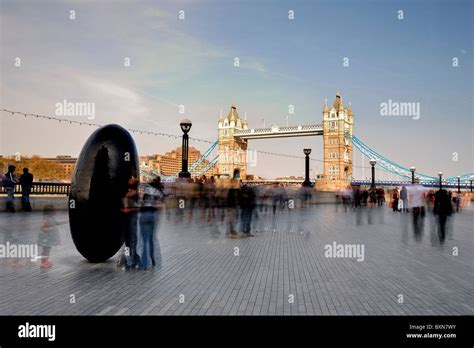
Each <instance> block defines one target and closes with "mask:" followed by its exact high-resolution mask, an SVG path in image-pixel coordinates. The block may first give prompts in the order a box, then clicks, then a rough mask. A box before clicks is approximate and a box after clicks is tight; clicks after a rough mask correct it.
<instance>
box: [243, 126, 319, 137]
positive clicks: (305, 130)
mask: <svg viewBox="0 0 474 348" xmlns="http://www.w3.org/2000/svg"><path fill="white" fill-rule="evenodd" d="M323 131H324V128H323V125H322V124H315V125H305V126H288V127H280V126H272V127H270V128H257V129H244V130H237V131H235V132H234V137H236V138H240V139H266V138H288V137H304V136H314V135H323Z"/></svg>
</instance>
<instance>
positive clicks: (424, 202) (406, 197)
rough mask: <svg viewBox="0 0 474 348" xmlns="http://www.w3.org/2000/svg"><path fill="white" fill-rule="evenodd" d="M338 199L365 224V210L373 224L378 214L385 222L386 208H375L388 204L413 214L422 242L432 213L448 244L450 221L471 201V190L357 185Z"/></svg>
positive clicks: (406, 219)
mask: <svg viewBox="0 0 474 348" xmlns="http://www.w3.org/2000/svg"><path fill="white" fill-rule="evenodd" d="M336 199H337V202H338V204H337V205H336V209H338V206H342V207H343V208H342V209H343V211H345V212H347V211H355V212H356V222H357V224H358V225H360V224H362V221H363V212H365V213H366V215H367V222H368V223H369V224H371V223H373V221H374V216H377V215H378V216H379V222H381V223H383V216H384V215H383V211H382V210H381V209H375V208H380V207H384V206H386V207H388V208H390V209H392V211H394V212H397V213H405V214H410V215H411V221H412V228H413V233H414V236H415V239H416V240H418V241H421V238H422V235H423V230H424V220H425V216H426V214H427V212H429V213H430V217H431V218H432V220H433V222H434V223H433V226H435V229H436V231H435V233H436V234H437V236H438V237H439V242H440V243H444V241H445V239H446V236H447V235H448V232H451V235H450V236H452V231H450V230H449V220H450V218H451V217H452V216H453V214H454V213H455V212H459V211H460V210H461V209H463V208H464V207H466V206H468V205H470V203H471V196H470V194H469V193H465V194H462V193H461V192H452V191H448V190H446V189H444V188H439V189H437V190H434V189H432V188H427V187H424V186H422V185H418V184H413V185H408V186H402V187H401V189H400V188H398V187H395V188H393V189H390V190H385V188H384V187H383V186H381V187H370V188H362V187H360V186H353V187H350V188H345V189H343V190H340V191H339V192H337V194H336ZM410 215H406V217H405V218H403V222H404V223H403V224H402V226H404V231H406V230H407V224H406V222H408V220H409V219H408V217H409V216H410Z"/></svg>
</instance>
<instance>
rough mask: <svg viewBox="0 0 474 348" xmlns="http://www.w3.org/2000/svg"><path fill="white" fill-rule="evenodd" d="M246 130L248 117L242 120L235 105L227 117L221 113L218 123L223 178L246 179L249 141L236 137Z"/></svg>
mask: <svg viewBox="0 0 474 348" xmlns="http://www.w3.org/2000/svg"><path fill="white" fill-rule="evenodd" d="M245 129H248V123H247V117H245V118H244V119H243V120H241V119H240V117H239V114H238V113H237V107H236V106H235V105H232V106H231V108H230V111H229V113H228V114H227V116H226V117H224V116H223V115H222V112H221V115H220V118H219V123H218V145H219V149H218V151H219V166H218V172H219V175H220V176H221V177H227V178H231V179H232V178H234V179H243V180H245V179H246V176H247V163H246V162H247V141H246V140H244V139H240V138H236V137H234V132H235V131H236V130H245Z"/></svg>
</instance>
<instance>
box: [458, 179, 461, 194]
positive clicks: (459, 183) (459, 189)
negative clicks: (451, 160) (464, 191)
mask: <svg viewBox="0 0 474 348" xmlns="http://www.w3.org/2000/svg"><path fill="white" fill-rule="evenodd" d="M457 178H458V193H461V177H460V176H459V175H458V176H457Z"/></svg>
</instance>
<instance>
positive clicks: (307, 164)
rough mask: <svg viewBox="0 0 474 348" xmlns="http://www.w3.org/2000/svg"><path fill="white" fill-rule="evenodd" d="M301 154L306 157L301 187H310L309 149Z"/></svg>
mask: <svg viewBox="0 0 474 348" xmlns="http://www.w3.org/2000/svg"><path fill="white" fill-rule="evenodd" d="M303 152H304V154H305V155H306V158H305V172H304V173H305V175H304V181H303V186H311V181H309V155H310V153H311V149H304V150H303Z"/></svg>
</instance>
